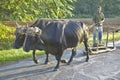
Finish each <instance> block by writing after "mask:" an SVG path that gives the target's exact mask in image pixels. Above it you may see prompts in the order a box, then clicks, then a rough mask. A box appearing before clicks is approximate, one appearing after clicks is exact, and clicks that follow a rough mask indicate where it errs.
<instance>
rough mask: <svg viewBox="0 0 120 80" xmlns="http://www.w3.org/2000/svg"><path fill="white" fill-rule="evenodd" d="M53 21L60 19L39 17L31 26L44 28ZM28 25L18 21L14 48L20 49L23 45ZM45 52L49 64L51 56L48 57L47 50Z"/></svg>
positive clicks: (35, 58)
mask: <svg viewBox="0 0 120 80" xmlns="http://www.w3.org/2000/svg"><path fill="white" fill-rule="evenodd" d="M52 21H58V20H53V19H47V18H42V19H38V20H36V21H35V22H34V23H33V24H32V25H31V26H30V27H39V28H40V29H41V30H43V29H44V28H45V27H46V26H47V25H48V24H49V23H50V22H52ZM61 21H62V20H61ZM27 27H28V25H26V26H25V25H24V26H21V25H19V24H18V23H16V30H15V40H14V44H13V47H14V48H16V49H19V48H20V47H22V46H23V43H24V40H25V33H26V30H27ZM35 52H36V49H34V50H33V61H34V62H35V63H36V64H37V63H38V60H37V57H36V54H35ZM45 54H46V60H45V64H47V63H48V62H49V58H48V56H49V55H48V53H47V52H45Z"/></svg>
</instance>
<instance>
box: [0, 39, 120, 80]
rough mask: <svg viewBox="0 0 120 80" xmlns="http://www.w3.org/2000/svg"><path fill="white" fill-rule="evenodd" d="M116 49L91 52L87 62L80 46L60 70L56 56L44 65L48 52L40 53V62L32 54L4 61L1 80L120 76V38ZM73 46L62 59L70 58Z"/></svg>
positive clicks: (100, 79) (115, 79)
mask: <svg viewBox="0 0 120 80" xmlns="http://www.w3.org/2000/svg"><path fill="white" fill-rule="evenodd" d="M116 46H117V49H116V50H115V51H112V52H107V53H102V54H98V55H90V60H89V62H85V58H86V56H85V55H84V54H83V51H82V50H80V49H77V55H76V56H75V57H74V60H73V62H72V63H71V64H70V65H66V64H65V63H64V64H63V63H61V64H60V69H59V71H53V69H54V67H55V65H56V60H55V58H54V56H52V55H51V56H50V60H51V62H50V63H49V64H47V65H44V64H43V63H44V61H45V55H43V56H40V57H39V64H35V63H34V62H33V61H32V58H29V59H25V60H21V61H18V62H14V63H11V64H6V65H0V80H120V41H119V42H117V43H116ZM70 55H71V50H66V51H64V55H63V57H62V59H66V60H68V59H69V57H70Z"/></svg>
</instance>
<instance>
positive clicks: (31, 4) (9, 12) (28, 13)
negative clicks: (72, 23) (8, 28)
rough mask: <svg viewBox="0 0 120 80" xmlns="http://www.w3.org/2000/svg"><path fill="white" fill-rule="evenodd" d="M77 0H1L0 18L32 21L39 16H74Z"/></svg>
mask: <svg viewBox="0 0 120 80" xmlns="http://www.w3.org/2000/svg"><path fill="white" fill-rule="evenodd" d="M73 1H75V0H22V1H20V0H6V1H4V0H1V2H0V10H1V13H0V15H2V16H0V20H4V21H5V20H22V21H30V20H35V19H39V18H65V17H67V16H72V13H71V11H72V10H73V7H72V6H71V5H70V4H71V3H72V2H73Z"/></svg>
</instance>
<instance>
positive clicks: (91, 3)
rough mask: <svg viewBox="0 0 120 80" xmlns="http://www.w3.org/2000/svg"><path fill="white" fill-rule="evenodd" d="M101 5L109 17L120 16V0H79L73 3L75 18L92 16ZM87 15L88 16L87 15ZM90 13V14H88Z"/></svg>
mask: <svg viewBox="0 0 120 80" xmlns="http://www.w3.org/2000/svg"><path fill="white" fill-rule="evenodd" d="M99 5H101V6H102V7H103V12H104V14H105V17H107V18H110V17H112V18H115V17H119V16H120V0H77V1H76V2H74V3H73V6H74V7H75V9H74V10H73V14H74V15H75V16H73V18H74V17H75V18H76V16H78V18H81V17H89V18H90V17H92V15H93V14H94V13H95V12H96V8H97V7H98V6H99ZM85 15H86V16H85ZM88 15H89V16H88Z"/></svg>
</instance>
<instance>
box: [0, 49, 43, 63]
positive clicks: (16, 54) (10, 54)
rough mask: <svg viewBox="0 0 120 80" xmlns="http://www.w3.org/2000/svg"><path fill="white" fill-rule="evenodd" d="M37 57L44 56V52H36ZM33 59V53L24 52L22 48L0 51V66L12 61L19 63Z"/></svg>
mask: <svg viewBox="0 0 120 80" xmlns="http://www.w3.org/2000/svg"><path fill="white" fill-rule="evenodd" d="M36 53H37V55H42V54H43V53H44V51H36ZM28 57H32V51H30V52H24V51H23V50H22V48H20V49H9V50H1V51H0V64H5V63H8V62H12V61H18V60H21V59H25V58H28Z"/></svg>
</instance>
